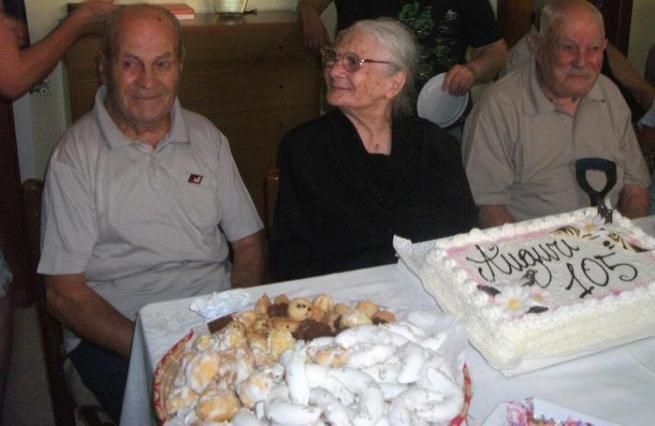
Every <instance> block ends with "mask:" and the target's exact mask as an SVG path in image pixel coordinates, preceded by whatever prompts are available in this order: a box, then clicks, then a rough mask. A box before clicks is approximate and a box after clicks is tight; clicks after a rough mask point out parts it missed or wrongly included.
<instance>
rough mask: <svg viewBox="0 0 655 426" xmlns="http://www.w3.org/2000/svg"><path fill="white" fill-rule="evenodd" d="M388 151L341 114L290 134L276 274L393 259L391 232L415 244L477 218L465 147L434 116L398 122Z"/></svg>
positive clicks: (284, 152) (276, 234) (284, 153)
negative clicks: (375, 149) (369, 144)
mask: <svg viewBox="0 0 655 426" xmlns="http://www.w3.org/2000/svg"><path fill="white" fill-rule="evenodd" d="M391 146H392V148H391V155H389V156H385V155H376V154H369V153H367V152H366V150H365V149H364V146H363V144H362V142H361V139H360V138H359V135H358V134H357V131H356V130H355V128H354V126H353V125H352V123H351V122H350V121H349V120H348V119H347V118H346V116H345V115H343V113H341V112H340V111H338V110H335V111H332V112H330V113H328V114H326V115H324V116H322V117H319V118H317V119H315V120H313V121H310V122H308V123H305V124H303V125H301V126H300V127H298V128H296V129H294V130H292V131H290V132H289V133H288V134H287V135H285V137H284V139H283V141H282V143H281V145H280V149H279V155H278V166H279V168H280V187H279V193H278V199H277V205H276V209H275V215H274V224H273V233H272V241H271V257H272V261H273V266H274V269H275V272H276V274H277V278H279V279H292V278H301V277H307V276H313V275H321V274H326V273H332V272H338V271H345V270H350V269H357V268H363V267H369V266H375V265H381V264H386V263H392V262H394V261H395V260H396V257H395V253H394V249H393V246H392V238H393V235H394V234H397V235H400V236H402V237H405V238H408V239H410V240H412V241H415V242H416V241H424V240H429V239H434V238H440V237H444V236H448V235H452V234H456V233H460V232H466V231H468V230H469V229H471V228H472V227H473V226H475V225H476V224H477V208H476V206H475V204H474V202H473V198H472V196H471V192H470V189H469V185H468V181H467V179H466V175H465V173H464V169H463V166H462V160H461V154H460V147H459V144H458V143H457V141H456V140H455V139H454V138H453V137H452V136H450V135H449V134H448V133H446V132H444V131H443V130H441V129H440V128H439V127H437V126H436V125H434V124H432V123H430V122H429V121H427V120H423V119H421V118H417V117H408V116H405V117H402V118H400V119H396V120H394V123H393V128H392V145H391Z"/></svg>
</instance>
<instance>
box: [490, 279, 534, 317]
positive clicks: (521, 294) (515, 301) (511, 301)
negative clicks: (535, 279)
mask: <svg viewBox="0 0 655 426" xmlns="http://www.w3.org/2000/svg"><path fill="white" fill-rule="evenodd" d="M494 302H495V304H496V305H499V306H500V307H501V308H503V310H504V311H505V313H507V314H509V316H510V317H512V318H516V317H518V316H521V315H523V314H524V313H525V312H526V311H527V310H528V309H529V308H530V292H529V291H528V289H526V288H525V287H521V286H517V285H512V286H507V287H503V289H502V291H501V292H500V293H499V294H497V295H496V297H494Z"/></svg>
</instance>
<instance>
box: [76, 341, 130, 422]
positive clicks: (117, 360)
mask: <svg viewBox="0 0 655 426" xmlns="http://www.w3.org/2000/svg"><path fill="white" fill-rule="evenodd" d="M68 357H69V358H70V360H71V361H72V362H73V365H74V366H75V368H76V369H77V371H78V373H79V374H80V377H81V378H82V381H83V382H84V385H85V386H86V387H87V388H89V390H90V391H91V392H93V393H94V394H95V396H96V398H98V401H99V402H100V404H101V405H102V408H104V409H105V411H107V414H109V416H110V417H111V418H112V420H113V421H114V423H116V424H118V423H119V421H120V418H121V408H122V406H123V394H124V393H125V382H126V381H127V368H128V366H129V361H128V360H127V359H125V358H123V357H121V356H120V355H117V354H115V353H113V352H109V351H107V350H105V349H102V348H101V347H99V346H96V345H94V344H92V343H88V342H84V341H83V342H82V343H80V344H79V345H78V346H77V347H76V348H75V349H74V350H73V351H72V352H70V353H69V354H68Z"/></svg>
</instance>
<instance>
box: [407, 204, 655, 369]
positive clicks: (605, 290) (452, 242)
mask: <svg viewBox="0 0 655 426" xmlns="http://www.w3.org/2000/svg"><path fill="white" fill-rule="evenodd" d="M563 227H567V228H566V231H558V232H555V231H557V230H558V229H560V228H563ZM617 236H618V237H621V238H618V237H617ZM396 243H397V244H396V246H397V249H398V251H399V252H400V254H401V256H405V257H407V256H408V252H407V248H406V247H404V246H403V244H402V242H401V244H398V241H397V242H396ZM635 247H636V248H637V250H638V251H637V252H635V251H633V249H634V248H635ZM639 249H642V250H645V251H639ZM422 250H425V248H423V249H422ZM654 250H655V239H653V238H651V237H649V236H647V235H646V234H645V233H643V231H641V230H640V229H638V228H637V227H635V226H633V225H632V224H631V222H630V221H629V220H628V219H626V218H624V217H622V216H620V214H618V213H617V212H614V221H613V223H612V224H611V225H609V226H605V225H603V224H601V223H600V222H599V219H598V218H597V217H596V209H593V208H589V209H582V210H578V211H575V212H572V213H567V214H562V215H557V216H549V217H545V218H540V219H536V220H532V221H527V222H521V223H517V224H509V225H504V226H502V227H497V228H491V229H488V230H485V231H480V230H477V229H476V230H473V231H471V232H470V233H468V234H460V235H457V236H454V237H449V238H444V239H441V240H436V241H435V242H433V243H432V248H431V249H430V250H429V251H428V252H427V254H426V255H425V257H424V259H423V261H422V262H418V263H420V266H419V268H418V271H417V272H418V273H419V276H420V277H421V279H422V281H423V283H424V285H425V287H426V289H427V290H428V291H429V292H431V293H432V294H433V295H434V296H435V297H436V299H437V301H438V302H439V304H440V305H442V307H443V308H444V309H446V310H447V311H449V312H450V313H452V314H454V315H456V316H457V317H459V318H461V319H462V320H463V321H464V322H465V323H466V326H467V329H468V332H469V335H470V339H471V342H472V343H473V344H474V345H475V346H476V347H477V348H478V349H479V350H480V351H481V352H482V354H483V355H484V356H485V358H487V360H488V361H489V363H490V364H491V365H492V366H494V367H496V368H500V369H512V368H516V367H517V366H519V365H520V364H521V363H524V362H529V361H530V360H539V359H546V358H551V357H570V356H574V355H575V354H579V353H589V352H593V351H597V350H601V349H605V348H608V347H611V346H615V345H618V344H622V343H625V342H629V341H632V340H636V339H639V338H643V337H647V336H652V335H655V309H653V306H655V267H653V265H655V251H654ZM409 256H411V254H410V255H409ZM415 263H416V262H415ZM510 264H511V265H513V266H512V268H510V266H509V265H510ZM526 273H528V275H532V277H533V278H534V280H532V285H528V281H530V280H529V276H528V277H526ZM482 286H484V287H485V289H484V290H481V287H482ZM485 290H486V291H485ZM530 308H532V309H533V311H534V310H536V311H537V312H534V313H528V311H529V310H530Z"/></svg>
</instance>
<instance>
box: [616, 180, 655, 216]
mask: <svg viewBox="0 0 655 426" xmlns="http://www.w3.org/2000/svg"><path fill="white" fill-rule="evenodd" d="M648 203H649V200H648V190H647V189H646V188H643V187H641V186H638V185H624V186H623V189H621V192H620V193H619V211H620V212H621V214H622V215H623V216H625V217H628V218H630V219H635V218H638V217H643V216H647V215H648Z"/></svg>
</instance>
